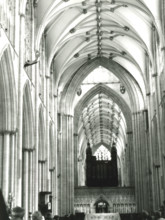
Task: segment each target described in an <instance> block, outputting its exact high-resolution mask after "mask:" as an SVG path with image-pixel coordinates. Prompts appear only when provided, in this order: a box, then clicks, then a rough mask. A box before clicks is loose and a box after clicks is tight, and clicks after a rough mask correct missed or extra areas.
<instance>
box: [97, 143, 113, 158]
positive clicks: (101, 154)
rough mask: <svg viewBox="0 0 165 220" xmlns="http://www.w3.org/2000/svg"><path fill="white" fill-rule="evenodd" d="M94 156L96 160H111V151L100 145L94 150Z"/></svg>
mask: <svg viewBox="0 0 165 220" xmlns="http://www.w3.org/2000/svg"><path fill="white" fill-rule="evenodd" d="M94 156H96V159H97V160H111V153H110V151H109V150H108V149H107V148H106V147H104V146H103V145H101V146H100V147H99V148H98V149H97V151H96V152H95V154H94Z"/></svg>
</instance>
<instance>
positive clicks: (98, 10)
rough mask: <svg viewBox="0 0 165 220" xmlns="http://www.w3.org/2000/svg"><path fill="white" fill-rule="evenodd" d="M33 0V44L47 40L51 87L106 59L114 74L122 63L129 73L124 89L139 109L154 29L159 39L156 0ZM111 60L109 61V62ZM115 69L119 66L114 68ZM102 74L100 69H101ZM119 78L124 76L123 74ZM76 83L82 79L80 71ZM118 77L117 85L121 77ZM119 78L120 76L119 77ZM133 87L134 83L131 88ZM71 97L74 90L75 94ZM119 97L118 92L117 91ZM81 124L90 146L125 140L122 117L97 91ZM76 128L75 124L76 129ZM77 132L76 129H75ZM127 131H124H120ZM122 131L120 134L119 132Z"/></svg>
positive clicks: (59, 88) (61, 87) (60, 88)
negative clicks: (51, 67)
mask: <svg viewBox="0 0 165 220" xmlns="http://www.w3.org/2000/svg"><path fill="white" fill-rule="evenodd" d="M35 2H36V8H35V15H36V18H37V31H38V32H37V38H36V48H39V45H40V40H41V37H42V35H43V33H44V36H45V38H46V56H47V62H48V70H47V71H49V68H50V66H51V65H52V63H53V66H54V76H55V77H54V78H55V90H56V91H57V92H59V91H60V92H62V91H63V90H64V88H66V86H68V84H69V82H70V81H71V80H72V78H73V77H74V76H75V74H76V73H77V72H78V70H79V69H80V68H82V67H83V65H86V66H88V63H92V61H93V60H101V59H102V58H104V59H106V62H110V64H109V65H111V66H112V65H113V64H115V65H116V66H115V67H114V69H113V71H114V72H113V74H115V70H116V71H117V70H118V67H120V68H121V67H122V68H123V70H125V71H126V72H127V73H128V75H129V79H128V81H129V85H128V84H127V83H125V85H124V86H125V87H126V89H127V92H128V96H129V108H130V110H132V106H133V103H131V100H132V102H133V101H134V97H133V96H132V93H131V92H130V89H129V88H132V90H137V91H138V92H139V94H140V96H139V97H141V98H139V97H138V95H137V97H136V98H137V99H138V98H139V100H140V101H139V102H140V103H141V102H143V104H141V105H140V106H141V108H143V107H144V105H145V104H144V103H145V97H146V94H147V92H148V89H149V88H148V83H147V82H148V76H147V74H146V68H147V67H146V61H147V63H148V61H149V62H150V65H151V67H152V65H153V59H154V54H153V50H152V49H153V48H152V42H153V41H154V40H155V39H154V38H153V36H154V35H153V32H154V33H155V36H157V39H159V43H161V42H162V41H161V37H160V36H161V35H160V17H159V14H160V13H159V1H158V0H152V1H149V0H49V1H45V0H39V1H35ZM112 61H113V62H112ZM118 71H119V70H118ZM100 74H101V73H100ZM120 74H121V79H124V77H125V78H128V76H127V75H126V74H125V75H122V74H124V72H123V73H122V72H121V71H120ZM79 75H80V76H79V77H80V78H81V80H79V84H78V85H76V87H77V88H78V87H79V86H81V83H82V81H83V80H84V78H83V77H82V76H81V73H79ZM121 79H120V77H119V78H118V81H119V83H120V82H121V81H122V80H121ZM123 82H124V80H123ZM133 85H135V86H134V87H133ZM75 96H76V93H75ZM121 99H123V96H122V94H121ZM80 119H81V126H82V127H83V128H84V133H85V134H86V135H85V137H86V139H88V140H89V141H90V142H91V144H92V145H97V144H98V143H100V142H103V143H105V144H107V145H110V144H111V141H112V140H113V139H116V138H118V137H119V136H121V137H122V138H124V136H125V135H123V134H122V133H123V129H122V126H121V124H125V122H124V120H125V119H124V116H123V113H122V111H121V109H120V108H119V107H118V104H117V103H114V102H113V101H112V99H111V98H109V97H108V96H107V95H105V94H102V93H98V94H96V95H95V96H94V97H93V98H92V99H91V102H90V103H89V104H88V105H87V106H86V107H85V108H84V109H83V110H82V113H81V117H80ZM81 126H80V127H81ZM79 130H81V129H79ZM124 133H126V129H124ZM121 134H122V135H121Z"/></svg>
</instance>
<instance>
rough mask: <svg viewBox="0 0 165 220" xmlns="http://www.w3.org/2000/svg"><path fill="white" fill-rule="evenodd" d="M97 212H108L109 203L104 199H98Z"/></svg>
mask: <svg viewBox="0 0 165 220" xmlns="http://www.w3.org/2000/svg"><path fill="white" fill-rule="evenodd" d="M95 207H96V208H95V211H96V213H108V212H109V204H108V202H106V201H104V200H100V201H97V203H96V204H95Z"/></svg>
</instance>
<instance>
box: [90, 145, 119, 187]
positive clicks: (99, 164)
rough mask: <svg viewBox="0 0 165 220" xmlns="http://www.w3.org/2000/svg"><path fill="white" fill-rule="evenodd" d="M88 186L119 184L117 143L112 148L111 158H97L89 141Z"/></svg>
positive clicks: (112, 185)
mask: <svg viewBox="0 0 165 220" xmlns="http://www.w3.org/2000/svg"><path fill="white" fill-rule="evenodd" d="M86 186H92V187H94V186H95V187H106V186H111V187H116V186H118V171H117V150H116V147H115V144H113V146H112V148H111V160H96V156H93V155H92V149H91V147H90V145H89V143H88V146H87V149H86Z"/></svg>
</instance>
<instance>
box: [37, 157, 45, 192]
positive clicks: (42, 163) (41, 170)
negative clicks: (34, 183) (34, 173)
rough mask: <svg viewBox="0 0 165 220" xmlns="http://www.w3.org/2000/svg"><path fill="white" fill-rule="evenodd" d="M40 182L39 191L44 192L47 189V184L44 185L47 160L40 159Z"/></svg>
mask: <svg viewBox="0 0 165 220" xmlns="http://www.w3.org/2000/svg"><path fill="white" fill-rule="evenodd" d="M38 162H39V178H40V180H39V182H40V186H39V192H43V191H44V190H45V188H44V187H45V185H44V181H45V178H44V177H45V175H44V164H45V162H46V160H39V161H38Z"/></svg>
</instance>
